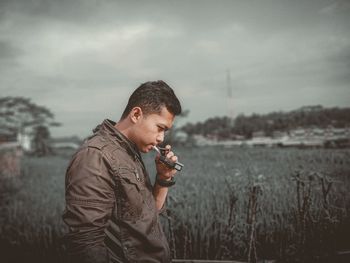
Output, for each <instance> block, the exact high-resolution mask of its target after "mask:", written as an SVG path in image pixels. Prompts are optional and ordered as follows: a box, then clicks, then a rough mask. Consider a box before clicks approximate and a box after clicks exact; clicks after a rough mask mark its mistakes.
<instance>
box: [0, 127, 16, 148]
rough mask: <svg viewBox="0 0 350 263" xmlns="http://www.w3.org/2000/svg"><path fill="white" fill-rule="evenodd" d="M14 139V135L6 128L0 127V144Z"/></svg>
mask: <svg viewBox="0 0 350 263" xmlns="http://www.w3.org/2000/svg"><path fill="white" fill-rule="evenodd" d="M14 141H16V135H15V134H14V133H13V132H12V131H10V130H9V129H7V128H3V127H0V144H1V143H5V142H14Z"/></svg>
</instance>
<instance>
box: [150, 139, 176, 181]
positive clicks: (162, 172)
mask: <svg viewBox="0 0 350 263" xmlns="http://www.w3.org/2000/svg"><path fill="white" fill-rule="evenodd" d="M165 148H166V154H165V156H166V158H168V159H169V160H171V161H173V162H176V161H177V156H175V154H174V153H173V152H172V151H171V146H170V145H167V146H165ZM159 157H160V154H159V153H158V154H157V156H156V159H155V162H156V170H157V176H158V178H159V179H162V180H170V179H171V177H173V176H174V175H175V173H176V169H173V168H170V167H168V166H167V165H166V164H164V163H162V162H161V161H160V160H159Z"/></svg>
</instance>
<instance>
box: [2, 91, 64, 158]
mask: <svg viewBox="0 0 350 263" xmlns="http://www.w3.org/2000/svg"><path fill="white" fill-rule="evenodd" d="M0 125H1V127H2V128H3V129H6V130H7V131H9V132H11V133H13V134H18V133H23V131H24V130H25V129H28V130H29V131H30V133H31V134H32V135H33V137H34V138H36V139H38V138H48V137H49V136H50V133H49V127H53V126H60V125H61V124H60V123H58V122H55V121H54V114H53V113H52V112H51V111H50V110H49V109H48V108H46V107H44V106H39V105H37V104H35V103H33V102H31V101H30V99H29V98H24V97H2V98H0ZM40 140H41V139H39V141H40ZM44 141H45V140H41V143H43V142H44ZM46 141H47V140H46ZM37 142H38V141H37ZM37 142H35V141H34V145H38V144H36V143H37ZM41 147H42V146H41ZM34 150H35V151H36V150H37V149H34ZM44 152H45V153H47V151H44Z"/></svg>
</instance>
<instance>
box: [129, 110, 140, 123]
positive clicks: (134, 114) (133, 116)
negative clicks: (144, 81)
mask: <svg viewBox="0 0 350 263" xmlns="http://www.w3.org/2000/svg"><path fill="white" fill-rule="evenodd" d="M142 116H143V112H142V109H141V108H140V107H134V108H132V110H131V112H130V118H131V121H132V122H133V123H136V122H138V121H139V120H140V119H141V117H142Z"/></svg>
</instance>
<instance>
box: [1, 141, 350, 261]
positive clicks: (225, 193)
mask: <svg viewBox="0 0 350 263" xmlns="http://www.w3.org/2000/svg"><path fill="white" fill-rule="evenodd" d="M177 154H178V155H179V156H180V160H181V161H182V162H183V163H185V167H184V170H183V171H182V172H181V173H180V174H178V175H177V183H176V185H175V187H173V188H171V190H170V194H169V197H168V201H167V208H168V216H167V217H166V218H163V223H164V227H165V230H166V233H167V235H168V239H169V242H170V245H171V248H172V253H173V256H174V257H176V258H189V259H194V258H197V259H240V260H245V261H247V260H249V261H250V262H254V261H256V259H261V258H265V259H266V258H273V259H277V260H281V261H284V262H286V261H290V262H312V261H315V262H321V261H322V260H324V262H326V260H328V259H329V258H331V257H332V256H334V253H335V252H336V251H337V250H340V249H344V248H349V247H346V244H349V243H350V242H349V241H350V240H349V239H350V238H349V236H348V235H346V231H348V229H349V225H350V224H349V222H350V216H349V211H350V195H349V193H348V189H350V177H349V175H350V158H349V157H350V152H349V151H348V150H336V151H335V150H332V151H328V150H297V149H242V148H233V149H222V148H214V147H207V148H190V149H189V148H187V149H185V148H183V149H181V148H179V149H177ZM144 158H145V162H146V165H147V166H148V167H149V171H150V174H151V175H154V174H155V172H154V165H153V162H154V161H153V159H152V158H153V156H152V154H148V155H145V156H144ZM67 163H68V158H67V157H59V156H56V157H47V158H30V157H25V158H24V159H23V161H22V174H21V176H20V177H15V178H2V179H1V186H0V188H1V191H0V195H1V199H0V209H1V210H0V224H1V226H0V236H1V238H0V242H1V243H0V247H1V249H4V251H3V252H4V255H5V262H6V260H7V261H10V260H11V261H12V262H20V261H25V260H27V259H28V258H31V259H33V260H35V262H65V254H64V247H63V246H62V244H61V243H60V241H61V239H60V237H61V236H62V235H63V234H64V233H65V232H66V227H65V225H64V224H63V223H62V221H61V214H62V212H63V209H64V174H65V169H66V165H67ZM152 178H153V180H154V177H152ZM18 251H21V252H20V253H19V252H18Z"/></svg>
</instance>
